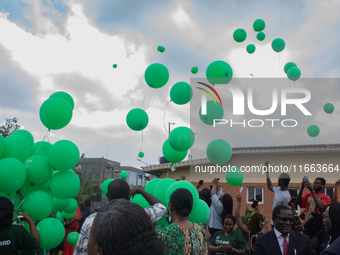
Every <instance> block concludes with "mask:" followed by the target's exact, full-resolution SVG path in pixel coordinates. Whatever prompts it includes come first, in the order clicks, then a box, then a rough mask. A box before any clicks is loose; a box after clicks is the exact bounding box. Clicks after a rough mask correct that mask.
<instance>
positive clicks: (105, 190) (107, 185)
mask: <svg viewBox="0 0 340 255" xmlns="http://www.w3.org/2000/svg"><path fill="white" fill-rule="evenodd" d="M114 180H115V179H107V180H105V181H104V182H103V184H102V191H103V194H104V195H105V196H106V193H107V189H108V187H109V184H110V183H111V182H112V181H114Z"/></svg>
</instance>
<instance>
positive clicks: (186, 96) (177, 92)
mask: <svg viewBox="0 0 340 255" xmlns="http://www.w3.org/2000/svg"><path fill="white" fill-rule="evenodd" d="M170 98H171V101H172V102H174V103H175V104H179V105H183V104H186V103H188V102H189V101H190V100H191V98H192V88H191V86H190V85H189V84H188V83H187V82H184V81H180V82H177V83H175V84H174V85H173V86H172V88H171V90H170Z"/></svg>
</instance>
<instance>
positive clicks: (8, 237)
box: [0, 225, 37, 255]
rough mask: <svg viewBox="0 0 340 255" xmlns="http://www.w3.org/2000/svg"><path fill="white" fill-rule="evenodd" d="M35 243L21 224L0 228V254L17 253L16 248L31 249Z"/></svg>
mask: <svg viewBox="0 0 340 255" xmlns="http://www.w3.org/2000/svg"><path fill="white" fill-rule="evenodd" d="M36 244H37V239H36V238H35V237H33V236H32V235H31V234H30V233H28V231H27V230H26V229H25V228H24V227H23V226H18V225H14V226H10V227H7V228H4V229H1V230H0V254H6V255H7V254H8V255H10V254H17V251H18V250H31V249H34V248H35V246H36Z"/></svg>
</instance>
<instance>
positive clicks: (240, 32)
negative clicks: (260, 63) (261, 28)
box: [233, 28, 247, 42]
mask: <svg viewBox="0 0 340 255" xmlns="http://www.w3.org/2000/svg"><path fill="white" fill-rule="evenodd" d="M233 38H234V40H235V41H236V42H243V41H244V40H245V39H246V38H247V32H246V31H245V30H244V29H242V28H239V29H236V30H235V31H234V34H233Z"/></svg>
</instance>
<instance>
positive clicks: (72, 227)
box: [68, 207, 81, 231]
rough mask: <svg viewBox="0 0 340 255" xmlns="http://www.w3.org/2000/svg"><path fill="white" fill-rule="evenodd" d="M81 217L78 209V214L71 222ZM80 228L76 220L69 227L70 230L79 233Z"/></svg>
mask: <svg viewBox="0 0 340 255" xmlns="http://www.w3.org/2000/svg"><path fill="white" fill-rule="evenodd" d="M79 217H81V211H80V209H79V207H77V210H76V214H75V215H74V216H73V217H72V218H71V219H70V220H72V219H75V218H79ZM78 228H79V221H78V220H75V221H74V222H73V223H72V224H71V225H70V226H68V229H73V230H74V231H77V229H78Z"/></svg>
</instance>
